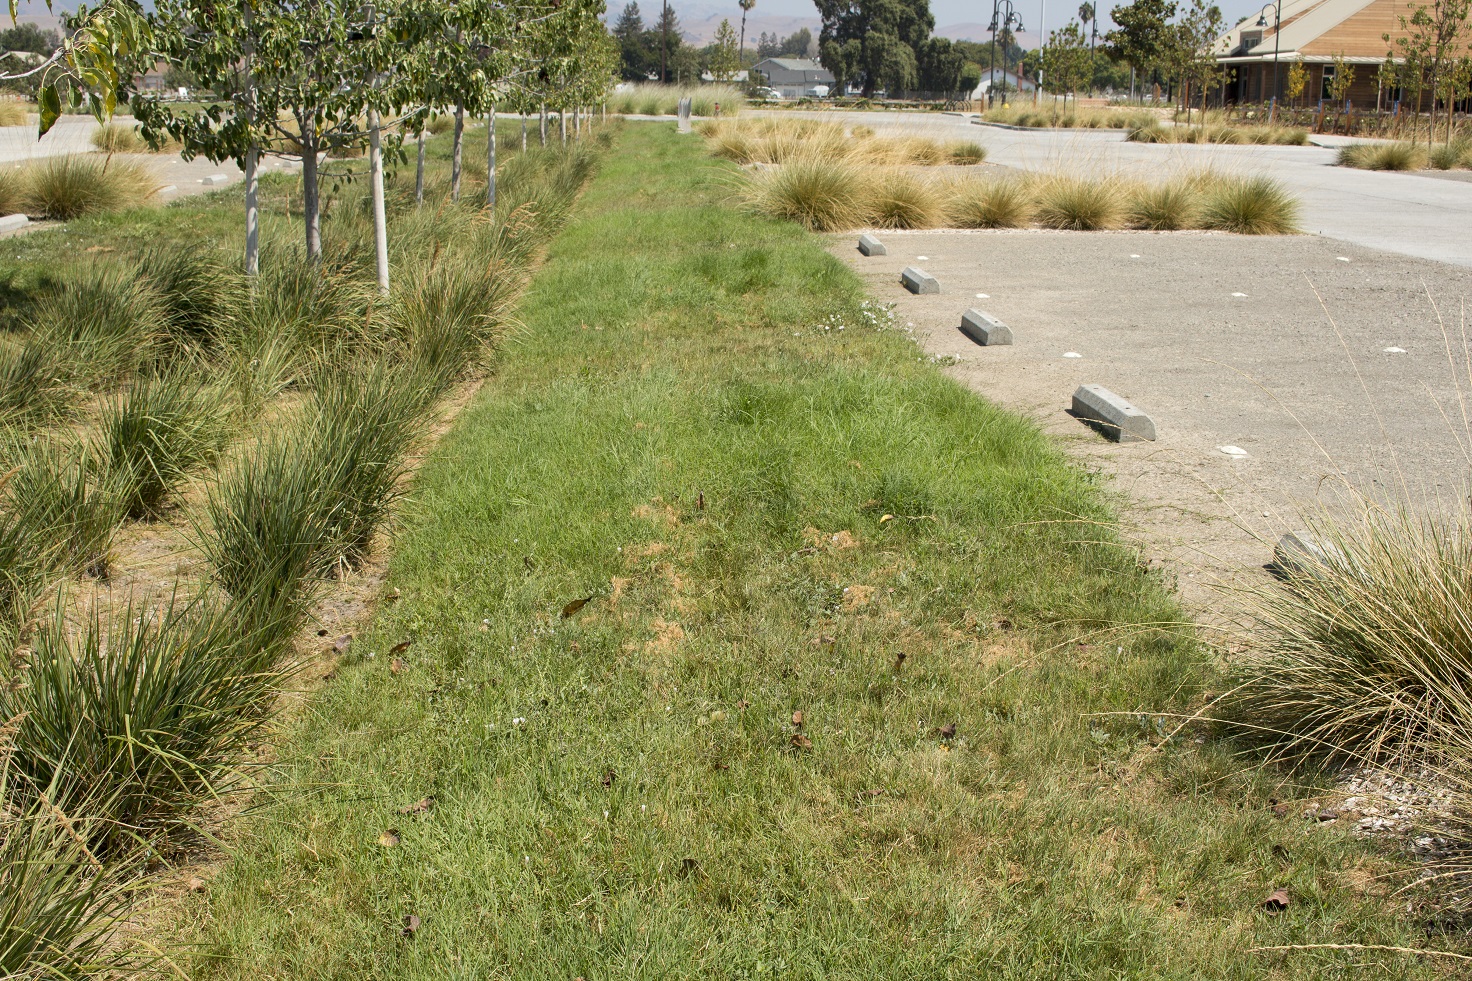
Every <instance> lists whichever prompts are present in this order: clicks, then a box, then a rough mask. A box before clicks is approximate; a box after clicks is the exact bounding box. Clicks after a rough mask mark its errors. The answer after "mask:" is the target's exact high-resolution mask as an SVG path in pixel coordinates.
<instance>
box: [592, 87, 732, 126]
mask: <svg viewBox="0 0 1472 981" xmlns="http://www.w3.org/2000/svg"><path fill="white" fill-rule="evenodd" d="M687 96H688V97H689V99H690V112H691V114H692V115H695V116H713V115H714V114H715V106H716V103H718V102H719V103H720V104H721V115H722V116H723V117H724V116H734V115H736V114H737V113H738V112H740V111H741V110H742V109H743V108H745V106H746V96H745V95H744V94H743V93H742V92H741V90H740V89H738V88H735V87H734V86H731V85H722V84H716V85H663V84H660V83H656V82H641V83H639V84H637V85H630V86H627V87H625V88H622V89H619V90H617V91H615V92H612V93H610V94H609V97H608V111H609V112H614V113H623V114H626V115H628V114H637V115H641V116H673V115H675V113H676V112H677V111H678V110H679V104H680V100H681V99H683V98H686V97H687Z"/></svg>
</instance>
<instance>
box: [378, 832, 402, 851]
mask: <svg viewBox="0 0 1472 981" xmlns="http://www.w3.org/2000/svg"><path fill="white" fill-rule="evenodd" d="M378 843H379V844H380V845H382V846H383V847H384V848H393V847H395V846H396V845H398V843H399V829H398V828H389V829H388V830H387V831H385V832H384V833H383V834H381V835H379V836H378Z"/></svg>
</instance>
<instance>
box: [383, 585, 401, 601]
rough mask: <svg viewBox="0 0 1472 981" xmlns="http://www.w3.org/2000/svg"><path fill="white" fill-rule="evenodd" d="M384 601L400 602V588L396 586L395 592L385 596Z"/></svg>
mask: <svg viewBox="0 0 1472 981" xmlns="http://www.w3.org/2000/svg"><path fill="white" fill-rule="evenodd" d="M383 601H384V602H385V603H397V602H398V601H399V587H397V586H395V587H394V591H393V592H392V593H389V594H387V595H386V596H384V598H383Z"/></svg>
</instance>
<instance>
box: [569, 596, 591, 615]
mask: <svg viewBox="0 0 1472 981" xmlns="http://www.w3.org/2000/svg"><path fill="white" fill-rule="evenodd" d="M592 601H593V597H591V596H588V597H584V598H583V599H575V600H573V601H572V602H571V603H569V604H567V605H566V606H564V607H563V608H562V619H564V620H566V619H567V618H568V617H570V616H572V615H573V614H574V613H576V612H577V611H579V610H581V609H582V608H583V607H585V606H587V605H588V604H589V603H591V602H592Z"/></svg>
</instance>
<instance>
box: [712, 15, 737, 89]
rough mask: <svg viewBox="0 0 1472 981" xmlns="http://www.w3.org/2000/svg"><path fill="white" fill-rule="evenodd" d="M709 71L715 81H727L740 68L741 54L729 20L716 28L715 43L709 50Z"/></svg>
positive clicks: (734, 75) (733, 76) (723, 21)
mask: <svg viewBox="0 0 1472 981" xmlns="http://www.w3.org/2000/svg"><path fill="white" fill-rule="evenodd" d="M709 68H710V73H711V76H712V77H713V78H715V80H716V81H717V82H729V81H731V79H733V78H735V77H736V73H737V72H738V71H740V70H741V56H740V53H739V52H738V51H737V48H736V31H735V29H734V28H732V27H731V22H730V21H729V20H722V21H721V26H720V27H717V28H716V38H715V43H714V44H712V45H711V51H710V65H709Z"/></svg>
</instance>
